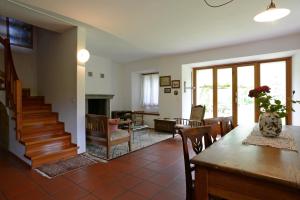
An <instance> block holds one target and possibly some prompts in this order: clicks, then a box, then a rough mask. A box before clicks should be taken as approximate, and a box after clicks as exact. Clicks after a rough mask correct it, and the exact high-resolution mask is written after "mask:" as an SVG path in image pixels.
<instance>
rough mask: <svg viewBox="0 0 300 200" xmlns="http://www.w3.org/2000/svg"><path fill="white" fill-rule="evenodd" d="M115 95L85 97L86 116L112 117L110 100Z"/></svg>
mask: <svg viewBox="0 0 300 200" xmlns="http://www.w3.org/2000/svg"><path fill="white" fill-rule="evenodd" d="M113 96H114V95H95V94H88V95H85V112H86V114H96V115H106V116H108V117H110V100H111V99H112V98H113Z"/></svg>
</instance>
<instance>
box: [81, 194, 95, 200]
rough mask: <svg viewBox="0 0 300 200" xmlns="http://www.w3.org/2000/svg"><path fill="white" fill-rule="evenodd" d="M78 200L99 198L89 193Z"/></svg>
mask: <svg viewBox="0 0 300 200" xmlns="http://www.w3.org/2000/svg"><path fill="white" fill-rule="evenodd" d="M80 200H99V199H98V198H97V197H95V196H94V195H91V194H89V195H87V196H85V197H83V198H81V199H80Z"/></svg>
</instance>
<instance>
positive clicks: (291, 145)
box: [243, 125, 298, 152]
mask: <svg viewBox="0 0 300 200" xmlns="http://www.w3.org/2000/svg"><path fill="white" fill-rule="evenodd" d="M243 144H251V145H259V146H270V147H275V148H279V149H287V150H290V151H297V152H298V149H297V146H296V143H295V140H294V137H293V135H292V133H291V132H289V130H288V128H284V129H283V130H282V132H281V133H280V135H279V136H278V137H274V138H272V137H265V136H263V135H262V134H261V133H260V131H259V127H258V125H255V127H254V128H253V130H252V132H251V134H250V135H249V136H248V137H247V138H246V139H245V140H244V141H243Z"/></svg>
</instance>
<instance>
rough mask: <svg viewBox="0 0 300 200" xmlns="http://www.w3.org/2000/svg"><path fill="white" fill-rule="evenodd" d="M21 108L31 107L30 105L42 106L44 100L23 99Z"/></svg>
mask: <svg viewBox="0 0 300 200" xmlns="http://www.w3.org/2000/svg"><path fill="white" fill-rule="evenodd" d="M22 104H23V106H31V105H41V104H42V105H43V104H45V100H44V98H32V99H30V98H29V99H23V100H22Z"/></svg>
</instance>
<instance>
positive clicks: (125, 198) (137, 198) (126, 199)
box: [116, 191, 145, 200]
mask: <svg viewBox="0 0 300 200" xmlns="http://www.w3.org/2000/svg"><path fill="white" fill-rule="evenodd" d="M144 199H145V198H144V197H143V196H141V195H138V194H136V193H134V192H131V191H128V192H125V193H123V194H121V195H120V196H118V197H117V198H116V200H144Z"/></svg>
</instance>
